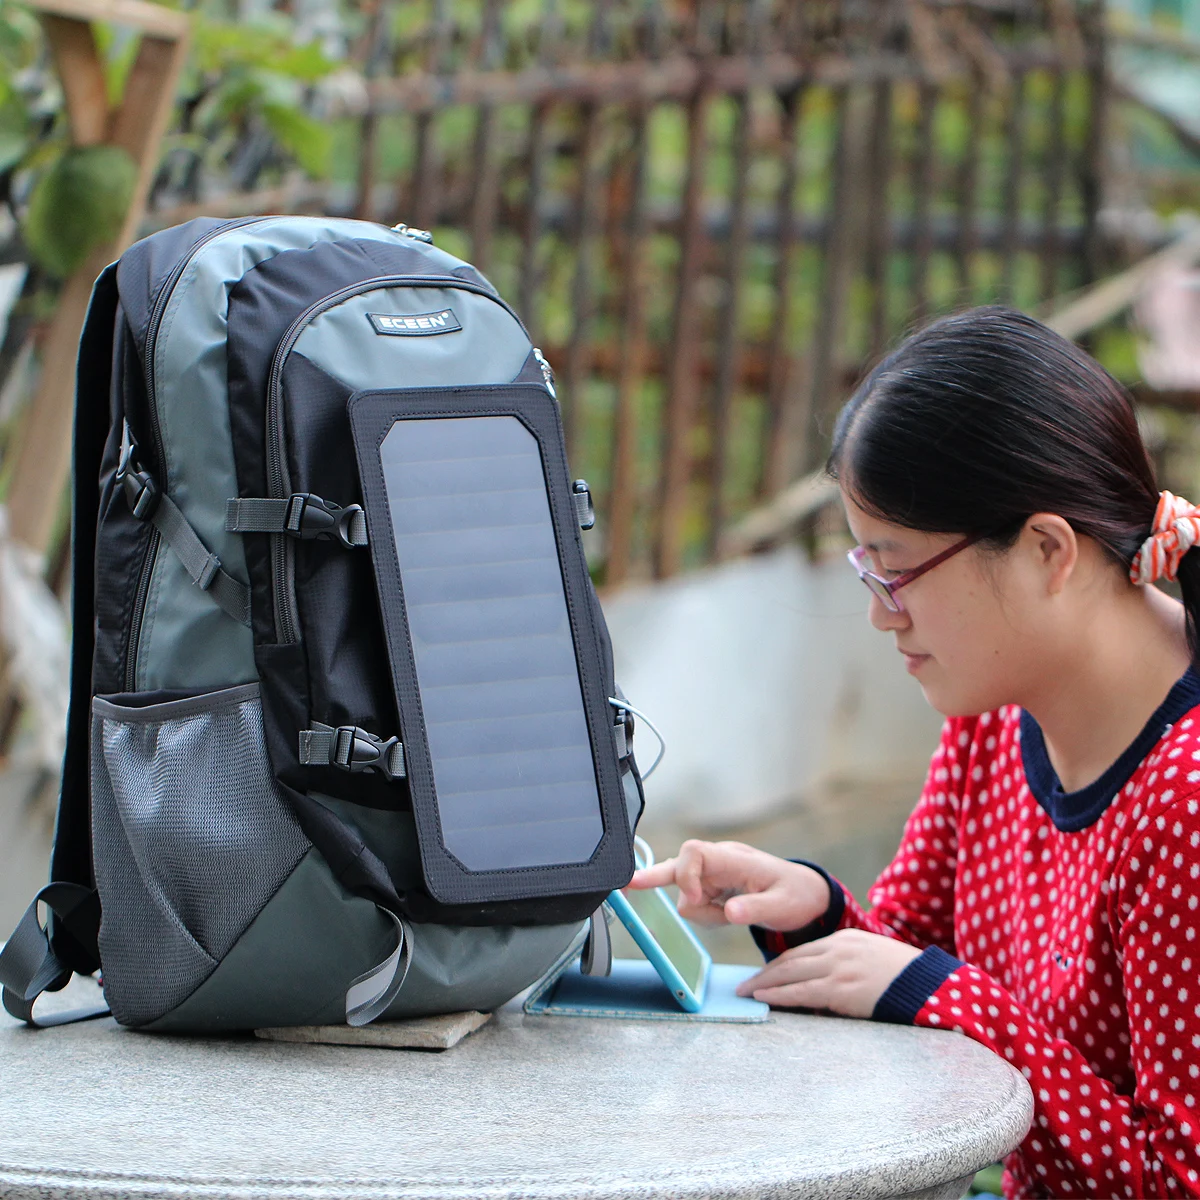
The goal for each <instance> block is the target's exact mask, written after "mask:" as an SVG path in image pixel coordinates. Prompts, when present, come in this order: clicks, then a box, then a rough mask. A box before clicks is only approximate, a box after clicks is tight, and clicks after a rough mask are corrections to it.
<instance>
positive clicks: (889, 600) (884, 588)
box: [846, 533, 988, 613]
mask: <svg viewBox="0 0 1200 1200" xmlns="http://www.w3.org/2000/svg"><path fill="white" fill-rule="evenodd" d="M987 536H988V535H987V534H986V533H976V534H972V535H971V536H970V537H968V538H963V540H962V541H961V542H955V543H954V545H953V546H951V547H949V548H948V549H946V550H943V551H942V552H941V553H940V554H935V555H934V556H933V557H932V558H927V559H926V560H925V561H924V562H923V563H918V565H917V566H915V567H913V569H912V570H911V571H905V572H904V574H903V575H897V576H896V578H895V579H884V578H883V577H882V576H880V575H876V574H875V572H874V571H872V570H870V569H869V567H868V566H867V565H866V564H867V563H868V562H869V560H868V558H867V552H866V550H865V549H864V548H863V547H862V546H855V547H854V549H853V550H848V551H847V552H846V557H847V558H848V559H849V560H850V565H851V566H852V567H853V568H854V569H855V571H856V572H857V573H858V577H859V579H861V580H862V581H863V583H864V584H865V585H866V587H867V590H868V591H869V592H870V593H871V595H872V596H874V597H875V598H876V599H877V600H878V601H879V602H880V603H881V604H882V605H883V606H884V608H886V609H887V610H888V612H894V613H902V612H906V611H907V610H906V609H905V607H904V605H903V604H902V603H901V602H900V600H898V599H897V598H896V593H897V592H898V591H899V590H900V589H901V588H902V587H907V586H908V585H909V584H910V583H912V582H913V581H914V580H917V579H920V578H921V576H922V575H924V574H925V572H926V571H932V570H933V568H934V567H936V566H939V565H940V564H942V563H944V562H945V561H946V560H947V559H948V558H953V557H954V556H955V555H956V554H958V553H959V551H961V550H965V549H967V547H968V546H974V545H975V543H976V542H981V541H983V539H984V538H985V537H987ZM876 585H878V586H876Z"/></svg>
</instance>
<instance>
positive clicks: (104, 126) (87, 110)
mask: <svg viewBox="0 0 1200 1200" xmlns="http://www.w3.org/2000/svg"><path fill="white" fill-rule="evenodd" d="M42 27H43V29H45V31H46V41H47V43H48V44H49V46H50V53H51V55H52V57H53V59H54V66H55V69H56V71H57V72H58V78H59V81H60V82H61V84H62V89H63V102H64V104H65V106H66V110H67V120H68V122H69V123H70V128H71V141H72V143H73V144H74V145H76V146H97V145H99V144H100V143H101V142H103V141H105V140H106V138H107V136H108V85H107V84H106V82H105V79H104V67H103V64H102V63H101V61H100V53H99V51H98V50H97V48H96V38H95V34H94V33H93V32H92V26H91V24H90V23H89V22H86V21H78V20H74V19H72V18H70V17H63V16H58V15H55V14H50V13H47V14H45V15H43V17H42Z"/></svg>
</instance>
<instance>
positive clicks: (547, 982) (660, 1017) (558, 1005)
mask: <svg viewBox="0 0 1200 1200" xmlns="http://www.w3.org/2000/svg"><path fill="white" fill-rule="evenodd" d="M757 970H758V968H757V967H744V966H733V965H731V964H729V963H713V964H712V967H711V968H710V970H709V976H708V988H707V990H706V992H705V996H704V1006H703V1007H702V1008H701V1009H700V1011H699V1012H694V1013H690V1012H684V1010H683V1009H682V1008H680V1007H679V1005H678V1003H677V1002H676V1001H675V998H674V997H673V996H672V995H671V991H670V989H669V988H668V987H667V985H666V984H665V983H663V981H662V979H660V978H659V975H658V972H657V971H656V970H655V969H654V967H653V966H652V965H651V964H650V963H649V962H647V961H646V960H645V959H630V958H618V959H614V960H613V964H612V974H611V975H608V976H603V975H584V974H582V973H581V972H580V970H579V963H578V961H577V959H576V958H574V957H572V958H569V959H567V960H566V961H565V962H562V963H560V964H559V966H558V967H556V968H555V969H554V970H552V971H551V972H550V973H549V974H548V975H546V976H545V977H544V978H543V979H542V980H541V981H540V982H539V983H537V984H535V985H534V987H533V990H532V991H531V992H530V993H529V996H528V998H527V999H526V1001H525V1011H526V1012H527V1013H529V1014H531V1015H544V1016H556V1017H624V1018H633V1019H638V1020H648V1021H716V1022H731V1023H734V1024H743V1025H745V1024H755V1023H758V1022H761V1021H766V1020H767V1019H768V1017H769V1016H770V1011H771V1010H770V1008H769V1007H768V1006H767V1005H766V1004H763V1003H762V1001H761V1000H754V999H752V998H750V997H748V996H739V995H737V993H736V992H735V990H734V989H735V988H736V987H737V985H738V984H739V983H741V982H742V980H743V979H747V978H749V977H750V976H751V975H753V974H754V973H755V972H756V971H757Z"/></svg>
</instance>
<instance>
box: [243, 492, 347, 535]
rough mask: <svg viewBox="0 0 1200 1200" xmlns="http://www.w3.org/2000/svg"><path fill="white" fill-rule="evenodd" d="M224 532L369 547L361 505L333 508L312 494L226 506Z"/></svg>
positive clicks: (257, 498) (255, 498)
mask: <svg viewBox="0 0 1200 1200" xmlns="http://www.w3.org/2000/svg"><path fill="white" fill-rule="evenodd" d="M225 528H226V529H227V530H228V531H229V532H230V533H286V534H288V535H290V536H291V537H295V538H303V539H305V540H307V539H310V538H322V539H326V540H329V541H335V542H341V544H342V545H343V546H347V547H354V546H365V545H366V544H367V514H366V513H365V512H363V509H362V505H360V504H334V503H333V501H331V500H324V499H322V498H321V497H320V496H314V495H313V494H312V493H311V492H297V493H296V494H295V495H294V496H288V497H287V498H286V499H274V500H272V499H269V498H267V497H265V496H249V497H244V498H242V499H234V500H227V501H226V502H225Z"/></svg>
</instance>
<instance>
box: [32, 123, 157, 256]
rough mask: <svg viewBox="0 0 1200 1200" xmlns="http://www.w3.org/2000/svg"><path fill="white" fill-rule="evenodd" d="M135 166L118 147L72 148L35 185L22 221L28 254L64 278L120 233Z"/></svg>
mask: <svg viewBox="0 0 1200 1200" xmlns="http://www.w3.org/2000/svg"><path fill="white" fill-rule="evenodd" d="M136 180H137V164H136V163H135V162H134V161H133V159H132V158H131V157H130V155H129V154H128V153H127V152H126V151H124V150H121V149H119V148H118V147H116V146H84V147H73V148H71V149H70V150H68V151H67V152H66V153H65V154H63V155H62V157H61V158H59V159H58V161H57V162H55V163H54V164H53V165H52V166H51V167H50V168H49V169H48V170H47V171H46V172H45V173H44V174H43V175H42V176H41V177H40V178H39V179H38V181H37V183H36V184H34V187H33V191H32V192H31V193H30V197H29V206H28V208H27V209H26V211H25V214H24V218H23V220H22V222H21V234H22V237H23V238H24V239H25V245H26V246H27V247H28V249H29V252H30V254H32V255H33V257H34V258H35V259H36V260H37V262H39V263H40V264H41V265H42V266H43V267H45V269H46V270H47V271H49V272H51V273H52V274H54V275H58V276H60V277H65V276H67V275H69V274H70V273H71V272H72V271H74V270H75V268H76V267H78V266H80V265H81V264H82V263H83V261H84V260H85V259H86V258H87V256H88V254H89V253H91V251H92V250H93V249H95V248H96V247H97V246H102V245H104V244H106V243H107V242H110V241H112V239H113V238H114V237H116V236H117V233H118V232H119V231H120V228H121V223H122V221H123V220H124V219H125V213H126V211H127V210H128V208H129V199H130V197H131V196H132V195H133V188H134V184H135V182H136Z"/></svg>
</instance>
